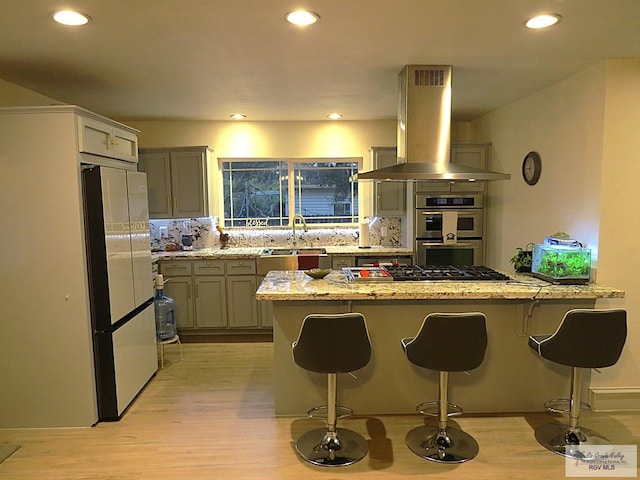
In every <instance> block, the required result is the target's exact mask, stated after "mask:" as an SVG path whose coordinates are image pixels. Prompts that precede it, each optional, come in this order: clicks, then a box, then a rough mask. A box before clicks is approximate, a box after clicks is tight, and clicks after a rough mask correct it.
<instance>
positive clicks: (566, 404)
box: [544, 398, 592, 413]
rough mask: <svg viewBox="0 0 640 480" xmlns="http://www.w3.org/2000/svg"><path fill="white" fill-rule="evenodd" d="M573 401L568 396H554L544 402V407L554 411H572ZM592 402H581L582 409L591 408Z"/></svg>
mask: <svg viewBox="0 0 640 480" xmlns="http://www.w3.org/2000/svg"><path fill="white" fill-rule="evenodd" d="M570 407H571V401H570V400H569V399H568V398H552V399H551V400H547V401H546V402H544V408H546V409H547V410H548V411H550V412H552V413H570V412H571V408H570ZM591 409H592V408H591V404H590V403H587V402H580V411H585V410H591Z"/></svg>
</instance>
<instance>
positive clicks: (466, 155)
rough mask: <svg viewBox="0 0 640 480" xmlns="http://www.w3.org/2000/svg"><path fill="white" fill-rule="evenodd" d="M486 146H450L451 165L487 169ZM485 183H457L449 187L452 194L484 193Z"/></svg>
mask: <svg viewBox="0 0 640 480" xmlns="http://www.w3.org/2000/svg"><path fill="white" fill-rule="evenodd" d="M487 156H488V145H473V144H472V145H452V146H451V163H457V164H460V165H466V166H467V167H473V168H479V169H481V170H486V169H487V163H488V158H487ZM486 189H487V182H457V183H454V184H452V185H451V191H452V192H484V191H485V190H486Z"/></svg>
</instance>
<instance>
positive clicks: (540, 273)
mask: <svg viewBox="0 0 640 480" xmlns="http://www.w3.org/2000/svg"><path fill="white" fill-rule="evenodd" d="M531 272H532V273H533V275H535V276H536V277H538V278H542V279H544V280H547V281H549V282H553V283H566V284H581V283H588V282H589V278H590V276H591V250H589V249H588V248H582V247H579V246H566V245H541V244H536V245H534V246H533V260H532V263H531Z"/></svg>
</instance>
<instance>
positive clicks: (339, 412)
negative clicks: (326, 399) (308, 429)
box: [307, 405, 353, 420]
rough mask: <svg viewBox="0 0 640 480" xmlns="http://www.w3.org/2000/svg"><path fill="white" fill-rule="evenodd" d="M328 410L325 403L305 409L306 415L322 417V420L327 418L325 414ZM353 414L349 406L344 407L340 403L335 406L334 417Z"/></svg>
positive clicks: (338, 417) (338, 418)
mask: <svg viewBox="0 0 640 480" xmlns="http://www.w3.org/2000/svg"><path fill="white" fill-rule="evenodd" d="M328 411H329V407H328V406H327V405H318V406H317V407H313V408H311V409H309V411H307V416H308V417H310V418H322V419H324V420H326V419H327V414H328ZM352 415H353V410H352V409H351V408H349V407H344V406H342V405H338V406H337V407H336V419H337V420H340V419H341V418H347V417H350V416H352Z"/></svg>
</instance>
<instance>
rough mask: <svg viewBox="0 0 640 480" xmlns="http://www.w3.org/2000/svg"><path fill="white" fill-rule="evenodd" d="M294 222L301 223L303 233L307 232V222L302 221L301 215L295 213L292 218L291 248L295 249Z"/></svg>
mask: <svg viewBox="0 0 640 480" xmlns="http://www.w3.org/2000/svg"><path fill="white" fill-rule="evenodd" d="M296 220H300V221H301V222H302V228H303V229H304V231H305V232H308V231H309V229H308V228H307V221H306V220H305V219H304V217H303V216H302V215H300V214H299V213H296V214H295V215H294V216H293V220H292V221H291V230H292V233H293V248H296Z"/></svg>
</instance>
